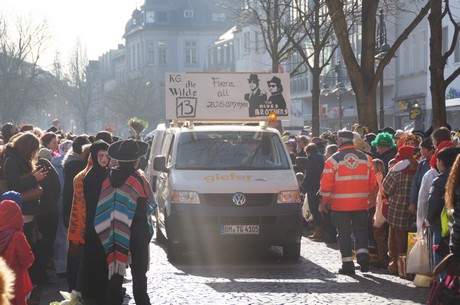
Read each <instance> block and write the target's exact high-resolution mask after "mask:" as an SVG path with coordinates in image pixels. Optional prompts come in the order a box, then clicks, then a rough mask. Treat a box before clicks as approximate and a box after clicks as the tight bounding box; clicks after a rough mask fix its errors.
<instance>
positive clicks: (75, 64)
mask: <svg viewBox="0 0 460 305" xmlns="http://www.w3.org/2000/svg"><path fill="white" fill-rule="evenodd" d="M58 66H59V65H58V64H55V67H58ZM92 68H93V67H92V66H91V65H90V63H89V61H88V59H87V57H86V50H84V48H83V47H82V45H81V43H80V41H77V43H76V45H75V49H74V52H73V54H72V57H71V58H70V60H69V71H68V74H66V73H63V72H62V71H61V70H60V69H56V70H55V77H56V78H57V79H58V80H59V92H60V94H61V95H62V96H64V97H65V99H66V100H67V101H68V102H69V103H70V105H71V106H72V107H73V108H74V109H75V110H76V114H77V117H78V119H79V121H80V124H79V125H80V126H81V128H82V131H83V132H85V133H87V132H88V127H89V123H90V122H91V121H92V120H93V119H95V118H97V112H96V111H92V110H93V108H94V106H95V105H94V103H93V98H94V96H95V90H96V89H97V88H96V82H95V80H96V79H97V73H95V71H92V70H91V69H92ZM93 69H95V68H93Z"/></svg>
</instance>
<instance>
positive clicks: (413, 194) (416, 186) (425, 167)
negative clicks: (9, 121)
mask: <svg viewBox="0 0 460 305" xmlns="http://www.w3.org/2000/svg"><path fill="white" fill-rule="evenodd" d="M429 170H430V159H425V160H422V161H421V162H420V163H419V164H418V167H417V171H416V172H415V177H414V182H412V187H411V189H410V198H409V203H411V204H415V205H417V203H418V191H419V190H420V186H421V185H422V179H423V176H424V175H425V173H426V172H427V171H429Z"/></svg>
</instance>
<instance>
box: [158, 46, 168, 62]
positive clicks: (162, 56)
mask: <svg viewBox="0 0 460 305" xmlns="http://www.w3.org/2000/svg"><path fill="white" fill-rule="evenodd" d="M167 55H168V44H167V43H166V41H159V42H158V64H159V65H167V64H168V56H167Z"/></svg>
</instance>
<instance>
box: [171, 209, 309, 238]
mask: <svg viewBox="0 0 460 305" xmlns="http://www.w3.org/2000/svg"><path fill="white" fill-rule="evenodd" d="M167 219H168V220H167V233H168V240H169V242H171V243H173V244H182V245H186V246H188V247H190V246H191V247H193V246H194V245H199V244H202V243H219V242H223V243H231V242H243V243H244V242H249V243H251V244H261V245H272V246H283V245H287V244H292V243H298V242H300V240H301V238H302V226H303V221H302V211H301V205H300V204H271V205H269V206H263V207H244V206H234V207H210V206H207V205H192V204H190V205H188V204H172V206H171V212H170V215H168V218H167ZM228 225H230V226H240V225H241V226H246V225H249V226H254V225H255V226H258V228H259V230H258V233H257V234H253V233H235V234H223V230H222V228H223V226H228Z"/></svg>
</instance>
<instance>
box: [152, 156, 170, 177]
mask: <svg viewBox="0 0 460 305" xmlns="http://www.w3.org/2000/svg"><path fill="white" fill-rule="evenodd" d="M153 169H154V170H156V171H159V172H164V173H169V168H167V167H166V156H162V155H159V156H156V157H155V158H154V159H153Z"/></svg>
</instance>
